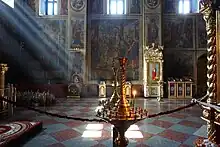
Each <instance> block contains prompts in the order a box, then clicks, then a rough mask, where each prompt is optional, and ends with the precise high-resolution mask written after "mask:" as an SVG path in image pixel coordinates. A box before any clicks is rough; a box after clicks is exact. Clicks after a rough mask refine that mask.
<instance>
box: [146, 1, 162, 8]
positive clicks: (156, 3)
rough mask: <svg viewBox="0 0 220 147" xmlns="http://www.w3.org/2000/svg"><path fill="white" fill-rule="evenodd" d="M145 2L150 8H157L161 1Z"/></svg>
mask: <svg viewBox="0 0 220 147" xmlns="http://www.w3.org/2000/svg"><path fill="white" fill-rule="evenodd" d="M145 4H146V5H147V7H148V8H150V9H155V8H156V7H158V6H159V4H160V1H159V0H145Z"/></svg>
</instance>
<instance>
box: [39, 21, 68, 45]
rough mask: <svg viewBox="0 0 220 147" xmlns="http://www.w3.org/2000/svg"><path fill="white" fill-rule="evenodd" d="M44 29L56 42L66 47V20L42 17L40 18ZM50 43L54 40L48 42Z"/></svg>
mask: <svg viewBox="0 0 220 147" xmlns="http://www.w3.org/2000/svg"><path fill="white" fill-rule="evenodd" d="M40 21H41V23H40V25H41V27H42V31H43V32H44V33H45V34H46V35H47V36H49V37H50V38H51V39H52V40H54V41H55V42H56V44H58V45H60V46H61V47H62V48H66V42H67V39H66V38H67V37H66V29H67V26H66V24H67V23H66V22H67V21H66V20H61V19H41V20H40ZM48 43H49V44H50V43H51V44H52V43H53V42H48Z"/></svg>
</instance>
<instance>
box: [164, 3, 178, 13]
mask: <svg viewBox="0 0 220 147" xmlns="http://www.w3.org/2000/svg"><path fill="white" fill-rule="evenodd" d="M176 2H177V1H176V0H165V1H164V4H163V8H164V9H163V12H164V13H176Z"/></svg>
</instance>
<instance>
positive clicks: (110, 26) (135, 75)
mask: <svg viewBox="0 0 220 147" xmlns="http://www.w3.org/2000/svg"><path fill="white" fill-rule="evenodd" d="M90 28H91V29H90V30H89V38H90V43H91V46H90V47H89V49H90V52H89V55H90V53H91V58H90V61H88V62H90V63H91V69H90V73H91V75H89V80H101V79H106V80H112V78H113V73H112V62H113V60H114V58H116V57H120V56H127V57H128V60H129V61H128V65H127V80H128V81H130V80H138V79H139V20H138V19H111V20H107V19H100V20H92V21H91V26H90ZM128 50H129V51H128Z"/></svg>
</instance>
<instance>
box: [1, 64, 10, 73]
mask: <svg viewBox="0 0 220 147" xmlns="http://www.w3.org/2000/svg"><path fill="white" fill-rule="evenodd" d="M6 71H8V66H7V64H0V72H1V74H5V72H6Z"/></svg>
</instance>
